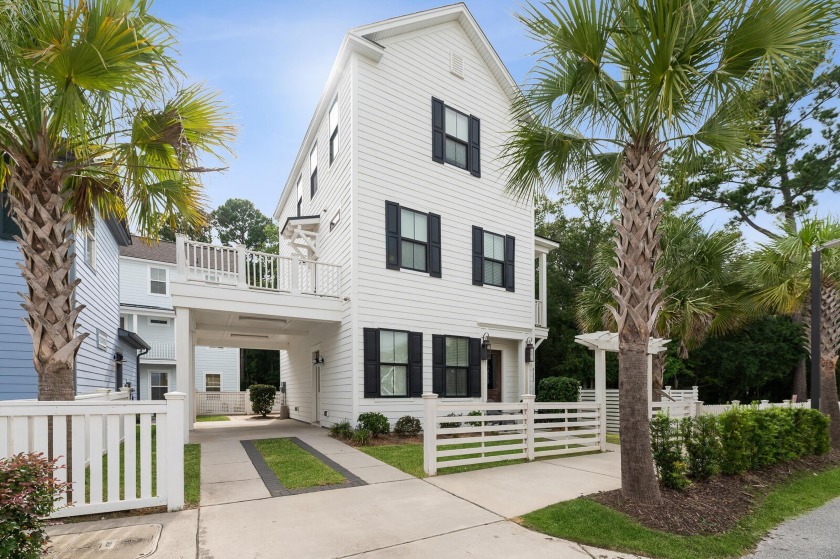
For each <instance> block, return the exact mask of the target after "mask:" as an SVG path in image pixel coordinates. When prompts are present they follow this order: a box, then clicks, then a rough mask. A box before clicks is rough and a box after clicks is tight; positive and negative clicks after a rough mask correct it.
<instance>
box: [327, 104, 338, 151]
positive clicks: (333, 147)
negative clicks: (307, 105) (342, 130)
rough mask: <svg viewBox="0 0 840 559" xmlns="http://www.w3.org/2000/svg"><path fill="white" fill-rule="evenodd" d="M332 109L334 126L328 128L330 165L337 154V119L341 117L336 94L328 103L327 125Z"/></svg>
mask: <svg viewBox="0 0 840 559" xmlns="http://www.w3.org/2000/svg"><path fill="white" fill-rule="evenodd" d="M333 109H335V126H334V127H331V128H330V141H329V144H330V165H332V163H333V161H335V158H336V156H338V147H339V146H338V121H339V119H340V118H341V115H340V113H339V106H338V96H336V98H335V100H333V102H332V105H330V110H329V112H328V113H327V125H328V126H329V124H330V122H329V121H330V116H331V115H332V111H333Z"/></svg>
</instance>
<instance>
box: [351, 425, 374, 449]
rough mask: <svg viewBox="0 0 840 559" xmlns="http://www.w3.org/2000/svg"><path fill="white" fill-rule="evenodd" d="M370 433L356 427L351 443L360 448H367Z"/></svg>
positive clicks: (367, 430)
mask: <svg viewBox="0 0 840 559" xmlns="http://www.w3.org/2000/svg"><path fill="white" fill-rule="evenodd" d="M370 439H371V432H370V430H369V429H365V428H363V427H357V428H356V430H355V431H353V442H354V443H356V444H357V445H360V446H367V445H369V444H370Z"/></svg>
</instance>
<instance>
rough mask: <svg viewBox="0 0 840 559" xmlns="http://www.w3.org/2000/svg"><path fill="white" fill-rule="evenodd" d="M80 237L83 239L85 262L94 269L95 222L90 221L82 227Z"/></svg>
mask: <svg viewBox="0 0 840 559" xmlns="http://www.w3.org/2000/svg"><path fill="white" fill-rule="evenodd" d="M82 237H83V238H84V240H85V264H87V265H88V266H89V267H90V269H91V270H93V271H94V272H95V271H96V224H95V223H93V222H91V224H90V225H88V226H87V227H85V228H84V229H82Z"/></svg>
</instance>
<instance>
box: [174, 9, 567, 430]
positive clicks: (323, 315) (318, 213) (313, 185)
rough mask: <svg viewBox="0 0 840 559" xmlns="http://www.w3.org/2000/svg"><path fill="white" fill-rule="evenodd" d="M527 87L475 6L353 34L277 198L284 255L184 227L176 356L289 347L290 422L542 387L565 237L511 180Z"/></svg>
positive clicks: (284, 359) (414, 410)
mask: <svg viewBox="0 0 840 559" xmlns="http://www.w3.org/2000/svg"><path fill="white" fill-rule="evenodd" d="M517 94H518V89H517V86H516V83H515V82H514V80H513V79H512V78H511V76H510V74H509V73H508V71H507V70H506V68H505V66H504V65H503V63H502V61H501V60H500V59H499V57H498V55H497V54H496V52H495V51H494V50H493V48H492V46H491V45H490V43H489V42H488V41H487V38H486V37H485V36H484V34H483V32H482V31H481V29H480V28H479V27H478V25H477V23H476V22H475V20H474V19H473V17H472V15H471V14H470V12H469V11H468V10H467V8H466V6H465V5H464V4H455V5H451V6H446V7H443V8H437V9H433V10H428V11H424V12H419V13H416V14H412V15H407V16H403V17H397V18H393V19H389V20H386V21H383V22H379V23H375V24H371V25H366V26H363V27H358V28H355V29H352V30H350V31H349V32H348V33H347V35H346V37H345V39H344V42H343V43H342V46H341V50H340V52H339V54H338V58H337V60H336V61H335V64H334V66H333V68H332V71H331V73H330V75H329V78H328V80H327V85H326V88H325V89H324V92H323V94H322V96H321V98H320V100H319V102H318V106H317V108H316V111H315V114H314V116H313V118H312V121H311V123H310V126H309V129H308V130H307V132H306V135H305V136H304V138H303V140H302V142H301V146H300V150H299V152H298V154H297V157H296V159H295V162H294V165H293V167H292V169H291V171H290V173H289V176H288V179H287V181H286V183H285V185H284V186H283V190H282V193H281V195H280V199H279V202H278V204H277V208H276V211H275V214H274V217H275V219H277V220H278V223H279V225H280V227H281V255H280V256H276V255H275V256H272V255H263V254H257V253H249V252H248V251H245V250H242V249H236V248H228V247H213V246H210V245H200V244H197V243H191V242H188V241H185V240H184V239H179V246H178V251H177V252H178V254H177V263H178V270H177V272H176V276H175V279H174V281H173V284H172V292H173V304H174V306H175V311H176V313H177V314H178V316H179V317H181V316H183V317H184V322H183V323H182V324H183V329H179V330H178V332H176V340H179V339H180V340H183V341H185V342H187V347H186V348H185V349H183V350H181V348H180V346H179V347H178V349H177V350H178V351H182V353H180V354H179V357H178V366H179V367H183V368H184V369H185V370H189V368H194V367H195V363H193V362H191V361H190V357H189V355H190V353H189V346H190V345H193V344H196V343H208V342H210V341H212V343H214V344H219V345H225V346H233V347H258V348H273V349H281V350H282V352H281V381H282V382H284V383H285V388H286V391H287V395H286V396H287V402H288V405H289V408H290V413H291V417H292V418H294V419H298V420H301V421H306V422H318V423H320V424H321V425H330V424H332V423H335V422H338V421H341V420H349V421H351V422H355V421H356V418H357V417H358V415H359V414H360V413H362V412H366V411H378V412H382V413H384V414H386V415H387V416H388V417H389V418H390V419H391V420H392V421H393V420H395V419H397V418H398V417H400V416H402V415H414V416H417V417H422V409H423V405H422V399H421V395H422V394H423V393H426V392H434V393H437V394H438V395H439V396H440V397H442V398H456V399H463V400H472V401H479V400H493V401H505V402H513V401H518V400H519V399H520V397H521V396H522V395H523V394H526V393H533V391H534V386H533V354H534V351H533V350H534V348H535V346H537V345H538V344H539V343H540V342H541V341H542V340H543V339H545V337H546V336H547V334H548V331H547V328H546V323H545V316H546V309H545V301H546V297H545V270H546V255H547V254H548V252H550V251H551V250H553V249H554V248H556V247H557V245H556V243H554V242H552V241H550V240H546V239H541V238H539V237H536V236H535V235H534V208H533V204H532V202H531V201H530V200H524V201H522V200H520V201H516V200H514V199H513V198H511V197H510V196H509V195H507V194H506V193H505V192H504V190H505V182H506V180H505V178H506V177H505V169H504V162H503V161H502V160H501V154H502V149H503V145H504V144H505V142H506V140H507V138H508V136H507V134H508V132H509V131H510V130H512V129H513V122H512V121H511V104H512V102H513V101H514V99H515V97H516V95H517ZM179 320H180V318H179ZM179 343H180V342H179ZM192 388H193V387H191V386H186V385H185V386H183V387H181V388H179V389H180V390H182V391H188V390H191V389H192Z"/></svg>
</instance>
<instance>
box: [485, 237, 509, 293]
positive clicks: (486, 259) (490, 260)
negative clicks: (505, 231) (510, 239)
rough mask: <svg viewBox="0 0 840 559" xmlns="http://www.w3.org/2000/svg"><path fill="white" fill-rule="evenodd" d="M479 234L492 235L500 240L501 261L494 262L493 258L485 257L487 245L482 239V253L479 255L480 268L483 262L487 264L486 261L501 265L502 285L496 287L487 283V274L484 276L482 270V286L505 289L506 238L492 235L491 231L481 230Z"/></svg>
mask: <svg viewBox="0 0 840 559" xmlns="http://www.w3.org/2000/svg"><path fill="white" fill-rule="evenodd" d="M481 233H482V235H493V236H494V237H499V238H500V239H502V259H501V260H496V259H495V258H490V257H488V256H487V243H485V242H483V241H484V240H483V239H482V251H481V255H482V258H483V260H482V266H483V265H484V262H488V261H489V262H495V263H496V264H501V265H502V283H501V284H499V285H496V284H495V283H490V282H488V281H487V274H485V273H484V270H482V275H483V277H484V285H489V286H490V287H502V288H506V287H507V285H505V275H506V274H505V266H506V262H507V260H506V259H505V257H506V256H507V236H506V235H500V234H498V233H493V232H492V231H488V230H487V229H482V231H481Z"/></svg>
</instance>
